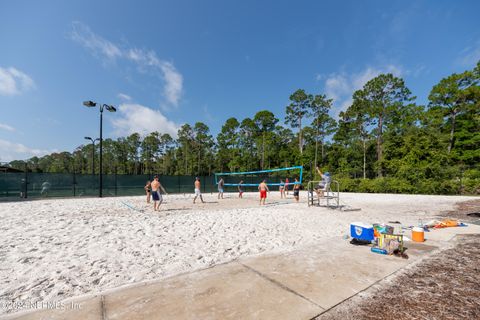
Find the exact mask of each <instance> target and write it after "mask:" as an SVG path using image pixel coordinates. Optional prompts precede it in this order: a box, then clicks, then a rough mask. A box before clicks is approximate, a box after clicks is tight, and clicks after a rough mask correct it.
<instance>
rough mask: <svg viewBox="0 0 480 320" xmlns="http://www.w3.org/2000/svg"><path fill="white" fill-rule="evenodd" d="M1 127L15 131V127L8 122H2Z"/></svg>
mask: <svg viewBox="0 0 480 320" xmlns="http://www.w3.org/2000/svg"><path fill="white" fill-rule="evenodd" d="M0 129H3V130H7V131H10V132H13V131H15V128H14V127H11V126H9V125H8V124H4V123H0Z"/></svg>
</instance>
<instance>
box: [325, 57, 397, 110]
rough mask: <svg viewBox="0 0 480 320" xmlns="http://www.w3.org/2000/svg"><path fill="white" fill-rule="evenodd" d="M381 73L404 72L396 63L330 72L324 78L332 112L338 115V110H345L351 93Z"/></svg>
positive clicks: (350, 101) (350, 98)
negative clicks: (332, 108)
mask: <svg viewBox="0 0 480 320" xmlns="http://www.w3.org/2000/svg"><path fill="white" fill-rule="evenodd" d="M381 73H392V74H394V75H395V76H397V77H399V76H401V75H402V74H403V73H404V72H403V69H402V68H401V67H399V66H396V65H387V66H385V67H382V68H372V67H367V68H366V69H365V70H363V71H361V72H358V73H351V74H347V73H346V72H344V71H342V72H338V73H332V74H330V75H329V76H327V77H326V79H325V85H324V88H325V94H326V95H327V97H328V98H331V99H333V100H334V110H333V112H334V114H335V116H338V114H339V113H340V111H344V110H346V109H347V108H348V107H349V106H350V105H351V104H352V95H353V93H354V92H355V91H356V90H359V89H361V88H362V87H363V86H364V85H365V84H366V83H367V82H368V81H369V80H371V79H373V78H375V77H376V76H378V75H379V74H381Z"/></svg>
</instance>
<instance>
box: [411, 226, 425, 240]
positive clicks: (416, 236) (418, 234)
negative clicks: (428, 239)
mask: <svg viewBox="0 0 480 320" xmlns="http://www.w3.org/2000/svg"><path fill="white" fill-rule="evenodd" d="M412 240H413V241H415V242H423V241H425V232H424V231H423V228H420V227H414V228H413V229H412Z"/></svg>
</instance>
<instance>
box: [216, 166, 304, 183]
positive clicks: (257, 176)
mask: <svg viewBox="0 0 480 320" xmlns="http://www.w3.org/2000/svg"><path fill="white" fill-rule="evenodd" d="M293 170H298V172H288V173H286V174H285V173H284V172H282V171H293ZM282 173H284V174H282ZM214 175H215V184H216V185H218V181H219V180H220V178H223V181H224V185H225V186H231V187H236V186H238V185H239V182H240V181H241V180H243V183H242V186H245V187H256V186H258V185H259V184H260V182H262V181H263V180H264V179H265V180H267V185H269V186H280V185H285V180H286V179H287V178H288V180H289V182H288V185H294V184H302V177H303V166H295V167H288V168H278V169H268V170H259V171H247V172H219V173H215V174H214ZM295 178H297V179H298V182H295ZM281 180H282V181H283V182H282V181H281Z"/></svg>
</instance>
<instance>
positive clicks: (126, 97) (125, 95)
mask: <svg viewBox="0 0 480 320" xmlns="http://www.w3.org/2000/svg"><path fill="white" fill-rule="evenodd" d="M117 97H119V98H120V99H121V100H123V101H131V100H132V97H130V96H129V95H128V94H125V93H121V92H120V93H119V94H117Z"/></svg>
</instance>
